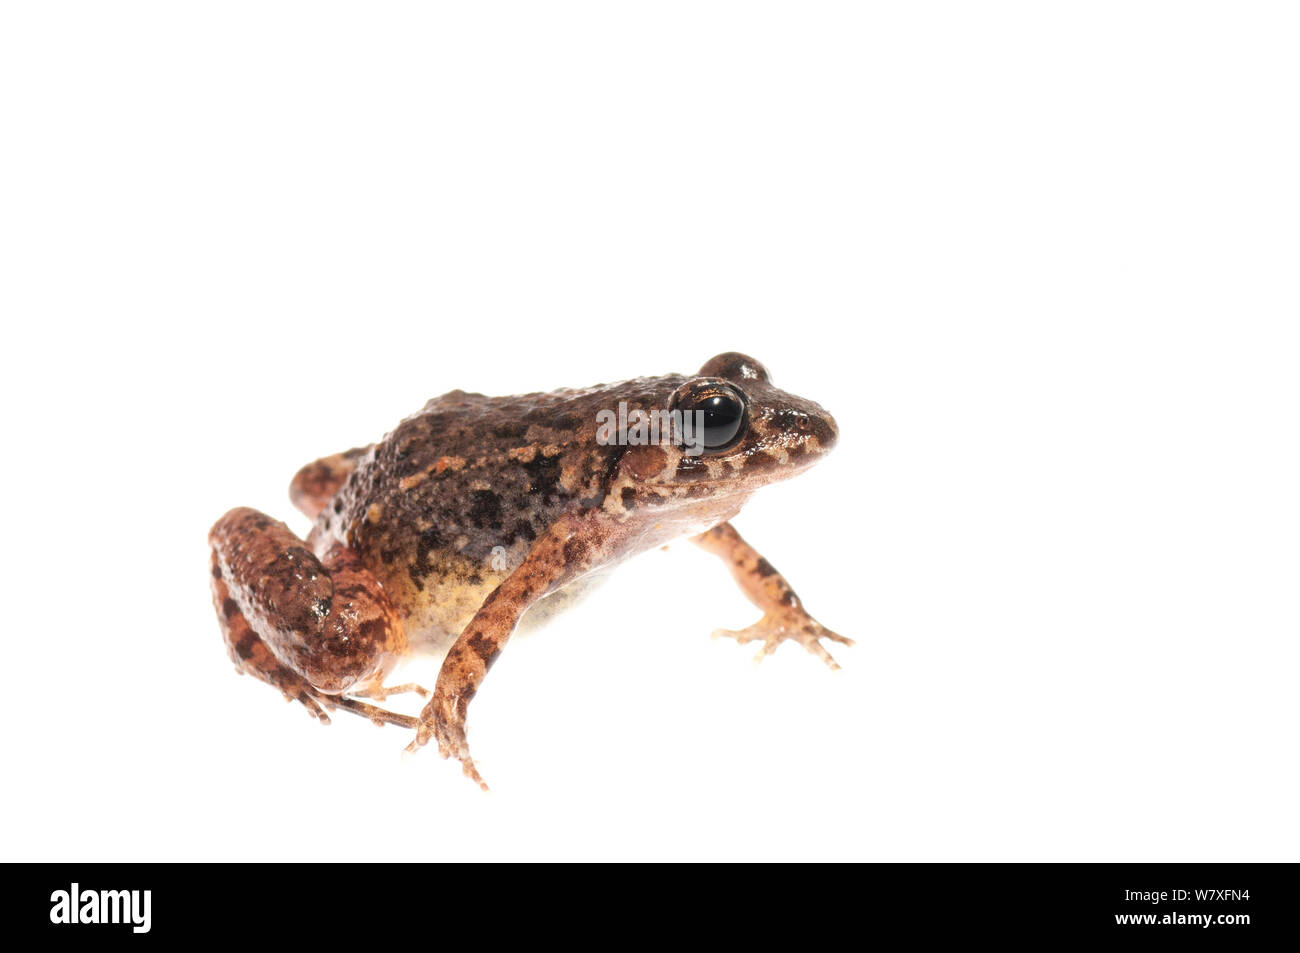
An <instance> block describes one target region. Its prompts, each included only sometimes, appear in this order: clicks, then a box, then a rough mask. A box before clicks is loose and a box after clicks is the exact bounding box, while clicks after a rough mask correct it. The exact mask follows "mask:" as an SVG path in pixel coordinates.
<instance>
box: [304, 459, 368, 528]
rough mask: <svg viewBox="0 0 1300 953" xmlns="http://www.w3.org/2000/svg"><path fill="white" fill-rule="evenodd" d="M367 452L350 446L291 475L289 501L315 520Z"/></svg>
mask: <svg viewBox="0 0 1300 953" xmlns="http://www.w3.org/2000/svg"><path fill="white" fill-rule="evenodd" d="M369 452H370V447H353V448H352V449H351V450H344V451H343V452H342V453H335V454H331V455H330V456H328V457H321V458H320V459H319V460H314V461H312V462H311V463H309V464H307V465H306V466H305V467H303V468H302V469H301V470H299V471H298V472H297V473H295V474H294V477H293V480H292V482H290V484H289V499H290V500H291V501H292V502H293V505H294V506H296V507H298V509H300V510H302V512H304V513H306V514H307V516H309V517H310V518H311V519H315V518H316V517H317V516H318V515H319V514H320V511H321V510H323V509H325V507H326V505H327V504H328V503H329V501H330V499H331V498H333V496H334V494H335V493H337V492H338V491H339V487H341V486H343V481H344V480H346V479H347V478H348V475H349V474H351V473H352V471H353V470H355V469H356V468H357V462H358V461H359V460H360V459H361V458H362V457H364V456H365V455H366V454H367V453H369Z"/></svg>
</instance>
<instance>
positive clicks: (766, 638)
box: [713, 609, 853, 670]
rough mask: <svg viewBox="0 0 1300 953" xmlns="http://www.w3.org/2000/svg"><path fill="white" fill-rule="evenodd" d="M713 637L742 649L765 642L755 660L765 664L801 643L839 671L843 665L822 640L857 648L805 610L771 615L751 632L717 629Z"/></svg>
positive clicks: (756, 623)
mask: <svg viewBox="0 0 1300 953" xmlns="http://www.w3.org/2000/svg"><path fill="white" fill-rule="evenodd" d="M713 637H714V638H715V639H717V638H723V637H726V638H729V639H735V640H736V641H737V642H739V643H741V644H742V645H744V644H745V643H746V642H762V643H763V648H762V649H760V650H759V653H758V655H756V656H754V661H756V662H761V661H762V660H763V659H764V658H765V657H766V656H768V655H771V654H772V653H773V652H775V651H776V650H777V648H778V647H779V646H780V644H781V643H782V642H785V641H791V642H798V643H799V644H800V645H802V646H803V647H804V648H805V649H807V650H808V651H809V652H811V653H812V654H813V655H816V656H817V657H818V658H820V659H821V660H822V661H823V662H825V663H826V664H827V665H829V666H830V667H831V668H832V669H836V670H838V669H839V667H840V666H839V663H838V662H836V661H835V659H834V657H833V656H832V655H831V653H830V652H828V651H826V647H825V646H824V645H822V643H821V640H822V639H830V640H831V641H832V642H839V643H840V644H842V645H852V644H853V640H852V639H849V638H845V637H844V636H842V635H840V634H839V633H838V632H832V631H831V630H830V629H828V628H826V626H824V625H822V624H821V623H820V622H818V621H817V620H816V619H814V618H813V617H812V616H810V615H808V613H806V612H804V611H803V610H802V609H793V610H789V611H781V610H778V611H776V612H769V613H767V614H765V615H764V616H763V618H761V619H759V620H758V621H757V622H755V623H754V624H753V625H751V626H750V627H749V628H747V629H741V630H739V631H733V630H731V629H716V630H714V632H713Z"/></svg>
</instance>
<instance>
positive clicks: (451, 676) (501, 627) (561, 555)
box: [406, 515, 602, 791]
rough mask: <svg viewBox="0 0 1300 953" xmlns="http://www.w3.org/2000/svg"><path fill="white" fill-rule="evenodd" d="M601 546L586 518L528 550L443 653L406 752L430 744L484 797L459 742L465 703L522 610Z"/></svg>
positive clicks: (560, 526)
mask: <svg viewBox="0 0 1300 953" xmlns="http://www.w3.org/2000/svg"><path fill="white" fill-rule="evenodd" d="M601 543H602V531H601V527H600V523H599V521H598V519H597V517H595V516H594V515H592V516H591V517H590V518H587V519H582V518H572V519H569V518H566V519H561V520H559V521H558V522H557V523H556V524H555V525H554V526H552V527H551V528H550V530H548V531H547V532H546V533H545V534H544V535H543V536H542V537H541V538H540V539H538V540H537V542H535V543H534V544H533V546H532V548H531V549H530V550H529V551H528V555H527V556H526V557H524V561H523V562H522V563H520V564H519V566H518V568H516V569H515V570H514V571H513V572H511V573H510V575H509V576H507V577H506V578H505V579H504V580H503V581H502V582H501V584H500V585H499V586H497V588H496V589H494V590H493V591H492V593H491V594H490V595H489V596H488V597H487V598H486V599H485V600H484V601H483V605H482V606H480V607H479V610H478V612H477V613H475V615H474V618H473V619H471V620H470V622H469V625H467V626H466V627H465V630H464V631H463V632H461V634H460V637H459V638H457V639H456V641H455V643H454V644H453V645H452V647H451V649H450V651H448V652H447V657H446V658H445V659H443V662H442V668H441V669H440V670H439V672H438V681H437V684H436V685H435V686H434V689H433V698H431V699H430V700H429V703H428V704H427V705H425V707H424V710H423V711H422V712H421V713H420V728H419V730H418V732H417V733H416V736H415V740H414V741H412V742H411V743H410V745H408V746H407V749H406V750H407V751H416V750H418V749H419V748H421V747H423V746H424V745H425V744H426V743H428V741H429V740H430V739H436V740H437V742H438V753H439V754H441V755H442V756H443V757H444V758H450V757H453V756H454V757H456V758H457V759H459V760H460V762H461V765H462V766H463V770H464V772H465V775H466V776H467V777H469V778H471V779H472V780H473V781H475V782H476V783H477V784H478V785H479V787H481V788H482V789H483V790H484V791H486V790H487V789H488V786H487V783H486V782H485V781H484V780H483V777H482V775H480V774H479V772H478V769H477V768H476V767H475V766H474V760H473V758H471V757H470V753H469V744H468V743H467V741H466V738H465V716H466V714H467V712H468V710H469V703H470V701H471V700H472V699H473V698H474V695H475V694H476V693H477V692H478V689H479V686H480V685H481V684H482V683H483V679H484V678H485V677H486V676H487V672H488V669H489V668H491V667H492V663H493V662H495V661H496V659H497V656H498V655H500V654H501V650H502V648H504V647H505V644H506V641H507V640H508V639H509V638H510V636H511V634H512V633H513V632H514V630H515V626H516V625H517V624H518V622H519V619H520V618H521V617H522V616H523V614H524V612H525V611H527V609H528V607H529V606H531V605H532V604H533V603H535V602H536V601H537V600H538V599H541V598H542V597H543V596H545V595H546V594H547V593H550V592H554V591H555V590H556V589H558V588H560V587H561V586H563V585H565V584H567V583H568V582H570V581H571V580H573V579H576V578H577V577H578V576H580V575H582V573H583V572H585V571H586V570H587V569H589V568H590V567H591V566H592V565H593V564H594V563H595V562H596V561H597V560H598V558H599V553H600V552H601Z"/></svg>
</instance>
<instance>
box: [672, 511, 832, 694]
mask: <svg viewBox="0 0 1300 953" xmlns="http://www.w3.org/2000/svg"><path fill="white" fill-rule="evenodd" d="M692 542H694V543H696V544H697V545H699V546H700V547H702V548H703V549H706V550H708V551H709V552H711V553H713V554H714V555H715V556H718V557H719V558H721V559H722V560H724V561H725V562H726V563H727V565H728V567H730V569H731V574H732V576H734V577H735V579H736V582H738V583H739V584H740V588H741V591H742V592H744V593H745V595H746V596H747V597H748V598H749V601H750V602H752V603H754V605H756V606H758V607H759V608H760V609H762V610H763V618H761V619H759V620H758V621H757V622H755V623H754V624H753V625H751V626H749V628H747V629H741V630H740V631H738V632H733V631H732V630H730V629H718V630H717V631H716V632H714V633H713V634H714V635H715V636H726V637H729V638H733V639H735V640H736V641H737V642H740V643H742V644H743V643H745V642H754V641H761V642H762V643H763V648H762V649H761V650H760V651H759V653H758V656H757V658H758V659H762V658H763V657H764V656H767V655H771V654H772V653H773V652H775V651H776V649H777V646H779V645H780V644H781V643H782V642H783V641H785V640H786V639H791V640H793V641H795V642H798V643H799V644H801V645H802V646H803V647H804V648H806V649H807V650H808V651H809V652H811V653H812V654H813V655H816V656H818V657H819V658H821V659H822V660H823V661H824V662H825V663H826V664H827V665H829V666H830V667H831V668H832V669H838V668H839V665H838V664H837V663H836V661H835V659H834V658H832V657H831V654H830V652H828V651H826V648H825V646H823V645H822V644H821V640H822V639H830V640H831V641H832V642H840V643H842V644H844V645H852V644H853V640H852V639H846V638H845V637H844V636H842V635H839V634H838V633H835V632H832V631H831V630H830V629H828V628H826V627H825V626H823V625H822V624H821V623H820V622H818V621H817V620H816V619H814V618H813V617H812V616H810V615H809V614H808V612H807V611H806V610H805V609H804V607H803V603H802V602H801V601H800V600H799V597H798V596H797V595H795V592H794V589H792V588H791V586H790V583H788V582H786V580H785V577H784V576H782V575H781V574H780V573H779V572H777V571H776V570H775V569H773V568H772V564H771V563H769V562H768V561H767V560H766V559H764V558H763V557H762V556H760V555H759V554H758V552H757V551H756V550H755V549H754V547H753V546H750V545H749V543H747V542H745V541H744V539H742V538H741V536H740V534H739V533H737V532H736V530H735V528H733V527H732V525H731V524H730V523H719V524H718V525H717V526H715V527H713V529H711V530H709V531H708V532H707V533H702V534H701V535H699V536H696V537H694V539H693V540H692Z"/></svg>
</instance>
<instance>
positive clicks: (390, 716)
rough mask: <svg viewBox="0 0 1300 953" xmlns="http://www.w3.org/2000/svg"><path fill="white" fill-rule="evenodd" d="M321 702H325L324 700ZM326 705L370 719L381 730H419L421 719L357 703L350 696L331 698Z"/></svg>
mask: <svg viewBox="0 0 1300 953" xmlns="http://www.w3.org/2000/svg"><path fill="white" fill-rule="evenodd" d="M321 700H322V701H325V699H324V698H322V699H321ZM326 704H328V705H329V706H330V707H332V708H341V709H343V710H344V711H347V712H351V713H352V714H354V715H360V716H361V717H362V718H368V719H370V721H371V722H373V723H374V724H376V725H379V726H380V727H381V728H382V727H383V726H384V725H397V726H398V727H399V728H418V727H419V725H420V719H418V718H416V717H415V716H414V715H403V714H401V713H400V712H395V711H389V710H388V709H386V708H379V707H378V706H376V705H367V704H366V703H365V702H363V701H357V700H356V699H355V698H352V697H350V696H348V695H335V696H333V697H330V698H329V699H328V701H327V702H326Z"/></svg>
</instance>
